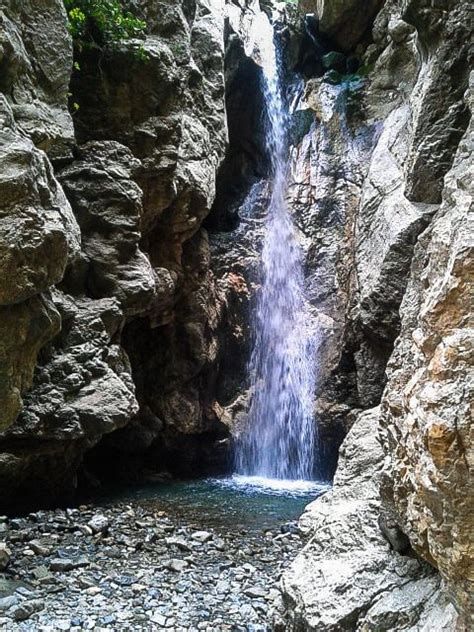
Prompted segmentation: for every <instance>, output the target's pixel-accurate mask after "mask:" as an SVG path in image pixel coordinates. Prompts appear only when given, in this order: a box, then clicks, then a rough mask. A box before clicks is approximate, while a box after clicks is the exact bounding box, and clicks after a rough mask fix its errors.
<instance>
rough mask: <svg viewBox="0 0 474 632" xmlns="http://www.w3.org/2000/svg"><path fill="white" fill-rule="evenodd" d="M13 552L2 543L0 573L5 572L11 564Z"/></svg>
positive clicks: (0, 545) (0, 547) (0, 546)
mask: <svg viewBox="0 0 474 632" xmlns="http://www.w3.org/2000/svg"><path fill="white" fill-rule="evenodd" d="M10 558H11V551H10V549H9V548H8V547H7V545H6V544H4V543H0V571H3V570H4V569H5V568H6V567H7V566H8V564H9V563H10Z"/></svg>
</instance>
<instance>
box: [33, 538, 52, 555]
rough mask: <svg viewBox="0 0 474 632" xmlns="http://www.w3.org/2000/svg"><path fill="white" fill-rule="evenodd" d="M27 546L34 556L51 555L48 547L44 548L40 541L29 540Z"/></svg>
mask: <svg viewBox="0 0 474 632" xmlns="http://www.w3.org/2000/svg"><path fill="white" fill-rule="evenodd" d="M28 546H29V547H30V549H31V550H32V551H33V552H34V553H36V555H50V553H51V549H50V547H48V546H45V545H44V544H43V543H42V542H41V541H40V540H30V542H28Z"/></svg>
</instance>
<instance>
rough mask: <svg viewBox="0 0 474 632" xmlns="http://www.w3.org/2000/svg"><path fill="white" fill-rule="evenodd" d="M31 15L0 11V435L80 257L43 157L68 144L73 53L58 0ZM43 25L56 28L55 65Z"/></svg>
mask: <svg viewBox="0 0 474 632" xmlns="http://www.w3.org/2000/svg"><path fill="white" fill-rule="evenodd" d="M30 5H32V3H23V4H22V7H21V8H20V7H19V5H18V3H15V2H6V3H3V4H2V8H1V10H0V44H1V50H2V56H1V60H0V64H1V84H0V90H1V94H0V119H1V132H0V143H1V148H2V151H1V156H0V161H1V176H0V196H1V200H2V204H1V209H0V219H1V227H0V279H1V281H0V313H1V324H0V327H1V330H2V333H1V336H0V409H1V411H2V413H1V418H0V429H3V428H7V427H8V426H9V425H10V424H11V423H12V422H13V421H14V420H15V419H16V417H17V416H18V413H19V412H20V410H21V406H22V399H21V396H22V394H23V393H24V392H25V391H26V389H28V388H29V387H30V386H31V382H32V378H33V371H34V368H35V365H36V361H37V355H38V352H39V350H40V348H41V347H42V346H43V345H44V344H45V343H46V342H47V341H48V340H50V339H51V338H52V337H53V336H54V335H55V334H56V333H57V332H58V330H59V327H60V322H59V314H58V312H57V311H56V309H55V308H54V306H53V304H52V302H51V299H50V297H49V295H48V293H47V292H48V289H49V287H50V286H51V285H53V284H54V283H57V282H59V281H60V280H61V278H62V276H63V274H64V270H65V268H66V265H67V263H68V262H69V261H71V260H72V259H73V258H74V256H75V255H77V253H78V251H79V228H78V226H77V224H76V221H75V219H74V216H73V213H72V210H71V207H70V205H69V203H68V201H67V199H66V197H65V195H64V193H63V191H62V189H61V187H60V186H59V184H58V182H57V181H56V179H55V177H54V173H53V169H52V166H51V163H50V162H49V160H48V158H47V156H46V155H45V153H44V151H42V150H48V151H50V152H51V155H58V154H62V153H64V151H66V149H65V147H66V146H67V145H68V144H70V143H71V141H72V137H73V134H72V121H71V118H70V116H69V114H68V112H67V107H66V95H67V86H68V81H69V75H70V65H71V63H72V45H71V42H70V39H69V36H68V33H67V28H66V22H65V17H66V16H65V11H64V9H63V6H62V3H61V2H60V1H59V0H54V1H51V2H45V3H44V7H43V8H44V11H37V10H35V9H34V8H33V7H32V6H30ZM20 14H21V15H20ZM47 22H49V24H56V25H57V28H56V29H54V38H56V39H57V47H58V48H61V49H62V50H63V51H64V55H63V56H62V57H61V60H59V61H58V60H57V59H53V58H52V55H51V53H52V51H53V50H54V49H53V48H51V47H50V43H51V42H50V41H46V36H45V33H46V29H45V24H46V23H47ZM33 96H35V97H36V98H35V99H34V100H33ZM55 152H56V153H55Z"/></svg>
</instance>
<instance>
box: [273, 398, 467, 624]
mask: <svg viewBox="0 0 474 632" xmlns="http://www.w3.org/2000/svg"><path fill="white" fill-rule="evenodd" d="M378 422H379V409H378V408H375V409H373V410H369V411H366V412H364V413H362V414H361V415H360V416H359V417H358V418H357V420H356V421H355V423H354V425H353V426H352V428H351V430H350V431H349V434H348V435H347V437H346V438H345V440H344V442H343V444H342V446H341V449H340V455H339V466H338V470H337V473H336V476H335V479H334V486H333V489H332V490H331V491H329V492H327V493H326V494H324V495H323V496H321V497H320V498H318V499H317V500H315V501H314V502H312V503H311V504H310V505H308V507H307V508H306V510H305V513H304V514H303V516H302V517H301V519H300V529H301V530H302V531H303V533H305V534H306V536H307V537H308V538H309V541H308V543H307V544H306V546H305V547H304V548H303V550H302V551H301V552H300V553H299V554H298V556H297V557H296V559H295V561H294V562H293V563H292V564H291V566H290V568H289V569H288V570H287V571H286V572H285V573H284V574H283V578H282V583H281V587H282V590H283V597H284V602H285V606H286V610H287V612H286V614H287V622H288V623H287V628H286V629H288V630H300V629H304V630H314V631H315V632H316V631H318V632H336V631H339V632H340V631H341V630H347V631H353V630H364V631H366V632H376V631H377V632H381V631H383V630H385V631H387V632H389V631H390V632H396V631H399V630H400V631H401V630H405V629H407V628H410V629H423V628H422V625H423V624H422V622H424V621H425V620H428V621H431V624H433V622H434V621H435V620H436V619H434V618H433V614H434V613H436V614H435V616H436V615H439V612H440V611H444V618H445V622H446V624H447V625H446V627H445V628H443V629H446V630H453V631H454V629H455V628H454V624H455V622H456V618H457V617H456V613H455V610H454V608H453V607H452V606H450V605H448V603H447V601H446V598H445V597H444V596H443V594H442V592H441V590H440V580H439V577H438V576H437V575H436V574H435V573H434V571H433V569H431V568H430V567H429V566H428V565H427V564H424V563H423V562H420V561H419V560H417V559H416V558H415V557H413V556H404V555H401V554H399V553H397V552H396V551H394V550H392V549H391V547H390V545H389V543H388V542H387V541H386V539H385V538H384V536H383V534H382V532H381V531H380V529H379V525H378V518H379V515H380V511H381V499H380V494H379V484H380V476H381V470H382V465H383V461H384V452H383V450H382V447H381V445H380V443H379V440H378V436H377V427H378ZM417 626H420V627H417ZM425 629H430V628H429V627H428V628H425ZM431 629H436V628H431Z"/></svg>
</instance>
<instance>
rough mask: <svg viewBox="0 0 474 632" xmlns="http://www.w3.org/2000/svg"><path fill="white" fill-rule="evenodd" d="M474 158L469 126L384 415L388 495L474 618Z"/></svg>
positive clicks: (422, 250) (414, 280) (417, 284)
mask: <svg viewBox="0 0 474 632" xmlns="http://www.w3.org/2000/svg"><path fill="white" fill-rule="evenodd" d="M470 100H471V103H472V96H470ZM472 157H473V134H472V123H471V125H470V127H469V129H468V131H467V132H466V135H465V137H464V139H463V140H462V142H461V143H460V145H459V149H458V151H457V153H456V157H455V161H454V166H453V168H452V169H451V170H450V171H449V173H448V175H447V176H446V178H445V185H444V189H443V202H442V204H441V207H440V209H439V211H438V212H437V213H436V215H435V216H434V219H433V221H432V223H431V224H430V227H429V228H428V229H427V230H426V231H425V232H424V233H423V235H422V236H421V237H420V240H419V242H418V244H417V246H416V248H415V254H414V258H413V263H412V272H411V278H410V282H409V285H408V288H407V292H406V294H405V297H404V299H403V303H402V306H401V314H402V330H401V333H400V336H399V338H398V340H397V344H396V346H395V350H394V353H393V355H392V358H391V359H390V363H389V367H388V376H389V380H388V384H387V388H386V390H385V395H384V399H383V416H382V429H383V433H382V436H383V439H384V447H385V451H386V454H387V463H386V472H385V474H386V480H385V484H384V488H383V489H384V492H385V495H386V496H387V497H388V500H389V501H390V502H393V504H394V506H395V508H396V512H397V517H398V521H399V524H400V526H401V527H402V528H403V530H404V531H405V533H407V534H408V535H409V537H410V540H411V542H412V544H413V546H414V547H415V549H416V550H417V552H419V553H420V554H421V555H422V556H423V557H424V558H425V559H427V560H428V561H429V562H431V563H432V564H434V565H435V566H437V567H438V568H439V570H440V573H441V575H442V577H443V578H444V579H445V580H446V583H447V587H448V590H449V592H450V594H451V595H452V597H453V599H454V601H455V603H456V605H457V607H458V609H459V611H460V612H461V613H464V614H465V616H466V618H468V617H469V615H471V616H472V614H473V613H474V602H473V592H474V591H473V588H474V586H473V580H474V576H473V572H474V569H473V561H472V560H473V552H474V550H473V547H474V540H473V536H472V510H471V508H472V502H473V495H474V489H473V481H472V467H473V462H474V452H473V446H472V437H471V434H472V410H471V405H472V400H473V394H474V375H473V371H472V363H473V347H474V337H473V329H472V325H473V323H472V288H471V283H472V278H473V271H474V268H473V266H474V241H473V220H474V218H473V213H472V208H473V184H472V183H473V166H472Z"/></svg>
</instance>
